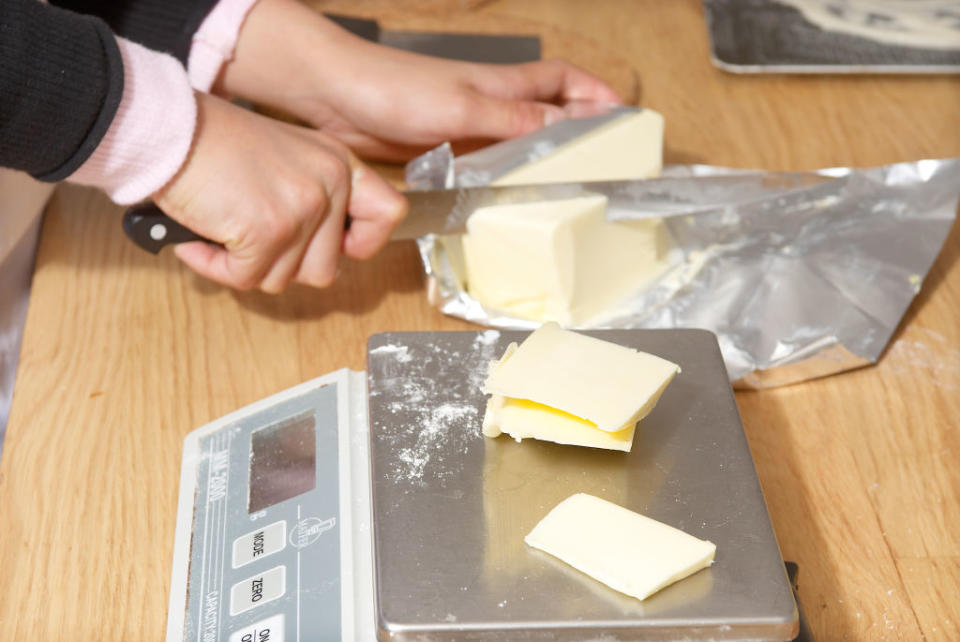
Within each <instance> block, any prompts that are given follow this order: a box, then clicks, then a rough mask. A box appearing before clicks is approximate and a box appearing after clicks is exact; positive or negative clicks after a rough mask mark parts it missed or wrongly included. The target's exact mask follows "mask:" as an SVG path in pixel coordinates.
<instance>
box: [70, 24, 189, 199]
mask: <svg viewBox="0 0 960 642" xmlns="http://www.w3.org/2000/svg"><path fill="white" fill-rule="evenodd" d="M117 44H118V45H119V47H120V56H121V57H122V59H123V94H122V97H121V99H120V105H119V107H118V108H117V113H116V115H115V116H114V117H113V122H112V123H111V124H110V128H109V129H108V130H107V133H106V135H105V136H104V137H103V140H101V141H100V144H99V145H98V146H97V149H96V150H95V151H94V152H93V154H92V155H91V156H90V158H88V159H87V160H86V162H85V163H84V164H83V165H81V166H80V168H79V169H78V170H77V171H76V172H74V173H73V174H72V175H71V176H70V177H69V178H68V179H67V180H69V181H70V182H73V183H80V184H83V185H93V186H96V187H99V188H101V189H103V190H104V191H105V192H106V193H107V195H109V196H110V198H111V199H113V200H114V201H115V202H117V203H120V204H123V205H125V204H129V203H135V202H137V201H140V200H143V199H145V198H147V197H148V196H150V195H151V194H153V193H154V192H156V191H157V190H159V189H160V188H161V187H163V186H164V185H165V184H166V183H167V182H168V181H169V180H170V179H171V178H173V176H174V175H175V174H176V173H177V171H178V170H179V169H180V166H181V165H182V164H183V161H184V159H186V157H187V153H188V152H189V151H190V145H191V143H192V141H193V132H194V129H195V128H196V123H197V103H196V99H195V98H194V95H193V90H192V89H191V88H190V82H189V80H188V79H187V74H186V73H185V72H184V69H183V66H182V65H181V64H180V62H179V61H178V60H177V59H176V58H174V57H173V56H169V55H167V54H161V53H157V52H155V51H151V50H149V49H147V48H146V47H143V46H141V45H138V44H136V43H133V42H130V41H129V40H124V39H123V38H117Z"/></svg>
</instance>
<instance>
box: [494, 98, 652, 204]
mask: <svg viewBox="0 0 960 642" xmlns="http://www.w3.org/2000/svg"><path fill="white" fill-rule="evenodd" d="M662 168H663V116H661V115H660V114H659V113H657V112H655V111H653V110H652V109H643V110H641V111H639V112H631V113H629V114H626V115H624V116H621V117H619V118H616V119H614V120H612V121H610V122H609V123H607V124H605V125H603V126H601V127H598V128H597V129H596V130H594V131H592V132H590V133H589V134H586V135H585V136H581V137H579V138H576V139H574V140H572V141H570V142H569V143H566V144H564V145H561V146H559V147H558V148H557V149H556V150H554V151H553V152H552V153H550V154H548V155H546V156H544V157H542V158H539V159H537V160H535V161H533V162H531V163H527V164H526V165H521V166H520V167H518V168H516V169H514V170H511V171H510V172H507V173H506V174H504V175H503V176H501V177H500V178H498V179H496V180H495V181H493V184H494V185H531V184H535V183H556V182H566V181H613V180H621V179H622V180H628V179H633V178H650V177H652V176H659V175H660V170H661V169H662Z"/></svg>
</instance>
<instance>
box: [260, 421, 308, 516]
mask: <svg viewBox="0 0 960 642" xmlns="http://www.w3.org/2000/svg"><path fill="white" fill-rule="evenodd" d="M316 426H317V422H316V418H315V417H314V415H313V412H312V411H311V412H305V413H301V414H299V415H297V416H295V417H291V418H289V419H285V420H283V421H279V422H277V423H275V424H273V425H271V426H267V427H266V428H260V429H259V430H254V431H253V432H252V433H251V434H250V502H249V505H248V507H247V509H248V511H249V512H251V513H256V512H257V511H261V510H264V509H266V508H270V507H271V506H273V505H275V504H279V503H280V502H282V501H285V500H288V499H291V498H293V497H296V496H297V495H302V494H303V493H305V492H307V491H309V490H313V489H314V488H316V487H317V453H316V450H317V433H316Z"/></svg>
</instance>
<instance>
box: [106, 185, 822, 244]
mask: <svg viewBox="0 0 960 642" xmlns="http://www.w3.org/2000/svg"><path fill="white" fill-rule="evenodd" d="M825 180H829V179H828V177H824V176H818V175H813V174H809V173H805V172H797V173H783V174H770V173H767V172H757V173H756V174H753V175H751V176H749V180H748V177H747V176H746V175H745V174H743V173H740V174H735V175H720V176H699V177H666V178H651V179H642V180H625V181H595V182H582V183H544V184H538V185H509V186H506V185H504V186H482V187H462V188H456V189H442V190H411V191H407V192H404V196H406V198H407V200H408V201H409V203H410V210H409V214H408V215H407V217H406V218H405V219H404V220H403V221H401V222H400V224H399V225H398V226H397V228H396V229H395V230H394V232H393V234H392V235H391V237H390V238H391V240H394V241H396V240H404V239H416V238H419V237H421V236H425V235H427V234H460V233H462V232H463V231H464V230H465V229H466V223H467V219H468V218H469V217H470V215H471V214H472V213H473V212H474V211H476V210H477V209H478V208H480V207H488V206H491V205H505V204H522V203H532V202H541V201H555V200H563V199H569V198H577V197H582V196H593V195H603V196H605V197H606V198H607V219H608V220H613V221H616V220H638V219H645V218H669V217H674V216H686V215H691V214H702V213H705V212H710V211H715V210H718V209H722V208H725V207H730V206H731V205H743V204H745V203H749V202H754V201H760V200H765V199H769V198H770V197H771V188H772V187H777V188H779V189H778V190H777V196H778V197H782V196H784V195H785V194H786V193H788V192H794V191H797V190H805V189H809V188H813V187H816V186H817V185H820V184H821V183H823V182H824V181H825ZM730 184H735V185H737V188H738V194H739V198H738V199H737V201H736V203H732V202H731V201H730V199H729V198H728V197H723V198H720V199H718V198H717V195H718V194H726V193H728V188H727V186H728V185H730ZM347 222H348V226H349V219H348V221H347ZM123 229H124V231H125V232H126V234H127V236H128V237H130V239H131V240H132V241H133V242H134V243H136V244H137V245H138V246H140V247H141V248H143V249H145V250H147V251H148V252H152V253H153V254H156V253H158V252H159V251H160V250H161V249H163V248H164V247H166V246H167V245H172V244H176V243H186V242H190V241H207V242H208V243H212V241H210V240H208V239H206V238H204V237H202V236H200V235H199V234H196V233H194V232H192V231H191V230H189V229H188V228H186V227H184V226H183V225H181V224H180V223H178V222H177V221H175V220H173V219H171V218H170V217H168V216H167V215H166V214H165V213H164V212H163V211H162V210H161V209H160V208H159V207H157V206H156V205H155V204H154V203H152V202H147V203H143V204H140V205H136V206H134V207H132V208H130V209H129V210H127V211H126V213H124V216H123Z"/></svg>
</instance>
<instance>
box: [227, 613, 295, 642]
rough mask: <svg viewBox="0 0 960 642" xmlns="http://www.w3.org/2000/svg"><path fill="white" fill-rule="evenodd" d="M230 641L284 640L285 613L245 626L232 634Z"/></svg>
mask: <svg viewBox="0 0 960 642" xmlns="http://www.w3.org/2000/svg"><path fill="white" fill-rule="evenodd" d="M230 642H283V614H282V613H280V614H278V615H274V616H273V617H268V618H267V619H265V620H260V621H259V622H256V623H254V624H251V625H250V626H245V627H243V628H242V629H240V630H239V631H236V632H235V633H233V635H231V636H230Z"/></svg>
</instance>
